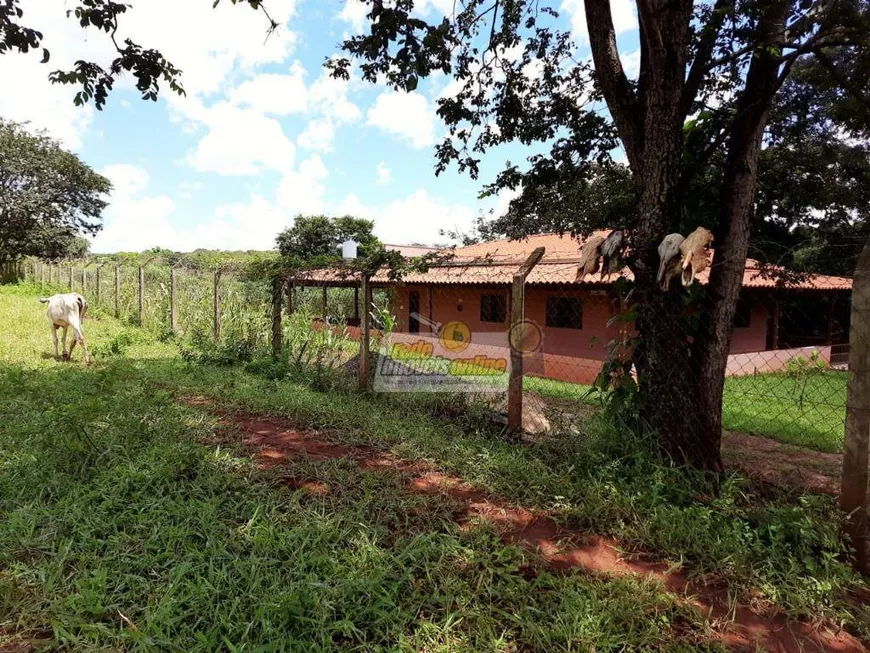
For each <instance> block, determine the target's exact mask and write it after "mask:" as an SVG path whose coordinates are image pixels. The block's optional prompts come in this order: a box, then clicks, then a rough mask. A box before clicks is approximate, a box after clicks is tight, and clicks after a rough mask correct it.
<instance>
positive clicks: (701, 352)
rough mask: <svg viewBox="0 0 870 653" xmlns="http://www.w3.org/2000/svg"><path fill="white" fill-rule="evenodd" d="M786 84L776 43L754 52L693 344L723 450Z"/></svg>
mask: <svg viewBox="0 0 870 653" xmlns="http://www.w3.org/2000/svg"><path fill="white" fill-rule="evenodd" d="M787 11H788V5H787V4H786V3H785V2H777V3H772V4H771V5H769V6H768V8H767V10H766V12H765V15H764V16H763V18H762V20H761V25H760V31H761V34H760V38H761V39H762V42H775V41H776V40H777V39H778V38H781V35H782V33H783V30H784V27H785V24H784V23H785V16H786V13H787ZM779 86H780V58H779V56H778V55H777V54H776V53H775V52H773V51H772V49H771V48H770V47H767V48H763V49H761V51H760V52H759V53H757V54H756V55H755V57H754V58H753V61H752V64H751V65H750V67H749V71H748V73H747V76H746V86H745V88H744V89H743V93H742V95H741V97H740V99H739V101H738V104H737V115H736V116H735V118H734V122H733V123H732V125H731V130H730V134H729V138H728V154H727V159H726V167H725V171H724V184H723V189H722V198H721V204H720V206H721V208H720V212H719V219H718V224H717V226H716V228H715V230H714V249H715V252H716V254H715V259H714V260H713V265H712V267H711V269H710V282H709V284H708V286H707V289H706V290H707V292H706V297H705V300H704V306H705V310H704V311H703V313H702V315H701V324H700V329H699V333H698V336H697V338H696V339H695V342H694V344H693V348H694V350H695V354H694V356H693V358H694V360H695V361H697V367H696V369H695V375H696V378H697V381H698V405H697V410H696V414H697V420H698V424H697V433H696V435H697V437H698V439H699V440H700V441H703V442H704V443H705V446H706V447H707V448H709V449H711V450H712V449H714V448H715V451H716V452H717V454H716V455H717V457H718V452H719V448H720V443H721V438H722V400H723V391H724V385H725V372H726V368H727V365H728V354H729V351H730V348H731V335H732V332H733V328H734V314H735V312H736V309H737V300H738V298H739V296H740V288H741V287H742V285H743V274H744V269H745V267H746V257H747V256H748V254H749V235H750V232H751V227H752V219H753V217H754V214H755V213H754V201H755V185H756V181H757V178H758V159H759V154H760V152H761V143H762V137H763V135H764V129H765V126H766V124H767V115H768V111H769V109H770V106H771V104H772V102H773V98H774V95H775V94H776V91H777V90H778V89H779Z"/></svg>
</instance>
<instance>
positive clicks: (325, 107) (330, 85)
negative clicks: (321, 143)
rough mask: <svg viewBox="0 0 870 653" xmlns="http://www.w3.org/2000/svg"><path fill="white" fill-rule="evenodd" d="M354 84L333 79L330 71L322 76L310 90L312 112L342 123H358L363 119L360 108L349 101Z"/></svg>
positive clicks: (324, 72)
mask: <svg viewBox="0 0 870 653" xmlns="http://www.w3.org/2000/svg"><path fill="white" fill-rule="evenodd" d="M353 85H354V82H353V81H352V80H351V81H347V82H345V81H343V80H340V79H333V78H332V77H331V76H330V75H329V73H328V71H325V70H324V71H323V73H322V74H321V76H320V77H319V78H318V79H317V81H315V82H314V83H313V84H312V85H311V88H310V89H309V93H308V98H309V101H310V103H311V107H312V110H315V111H319V112H320V113H322V114H323V115H325V116H328V117H330V118H334V119H335V120H336V121H338V122H340V123H352V122H356V121H357V120H359V119H360V118H361V117H362V112H361V111H360V109H359V107H358V106H357V105H356V104H354V103H353V102H351V101H350V100H349V99H348V97H347V96H348V93H349V92H350V90H351V88H352V86H353Z"/></svg>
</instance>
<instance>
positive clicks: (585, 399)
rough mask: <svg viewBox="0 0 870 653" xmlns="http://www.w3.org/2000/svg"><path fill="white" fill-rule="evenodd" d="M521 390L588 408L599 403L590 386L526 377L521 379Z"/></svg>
mask: <svg viewBox="0 0 870 653" xmlns="http://www.w3.org/2000/svg"><path fill="white" fill-rule="evenodd" d="M523 389H524V390H531V391H533V392H537V393H538V394H539V395H541V396H542V397H544V398H546V399H557V400H558V399H567V400H570V401H579V402H580V403H583V404H589V405H590V406H595V405H600V403H601V402H600V401H599V399H598V395H597V394H596V393H595V390H594V388H593V387H592V386H590V385H581V384H579V383H568V382H567V381H557V380H556V379H545V378H542V377H539V376H526V377H523Z"/></svg>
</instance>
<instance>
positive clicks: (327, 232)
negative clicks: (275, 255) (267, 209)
mask: <svg viewBox="0 0 870 653" xmlns="http://www.w3.org/2000/svg"><path fill="white" fill-rule="evenodd" d="M374 226H375V223H374V222H372V221H371V220H364V219H362V218H355V217H353V216H350V215H344V216H341V217H337V218H333V217H329V216H325V215H309V216H305V215H298V216H296V219H295V220H294V221H293V225H292V226H290V227H287V228H286V229H285V230H284V231H282V232H281V233H280V234H278V237H277V238H276V243H277V246H278V251H279V252H280V253H281V255H282V256H284V257H286V258H292V259H296V260H298V261H302V262H308V261H312V260H314V259H325V258H330V257H336V256H338V255H339V254H340V247H341V244H342V243H343V242H344V241H346V240H355V241H356V242H357V243H358V244H359V249H358V254H359V255H360V256H368V255H370V254H374V253H375V252H376V251H378V250H380V249H382V248H383V246H382V245H381V241H379V240H378V239H377V237H376V236H375V235H374V234H373V233H372V229H374Z"/></svg>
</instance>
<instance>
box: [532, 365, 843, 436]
mask: <svg viewBox="0 0 870 653" xmlns="http://www.w3.org/2000/svg"><path fill="white" fill-rule="evenodd" d="M847 378H848V374H847V373H846V372H839V371H835V370H825V371H823V372H820V373H815V374H809V375H807V376H806V377H804V378H800V377H799V378H793V377H789V376H788V375H786V374H784V373H782V374H757V375H754V376H752V375H748V376H740V377H729V378H728V379H726V380H725V400H724V402H723V407H722V421H723V424H724V426H725V428H726V429H729V430H731V431H745V432H747V433H754V434H756V435H764V436H767V437H770V438H773V439H775V440H779V441H780V442H786V443H789V444H797V445H800V446H802V447H809V448H810V449H815V450H817V451H833V452H839V451H842V450H843V436H844V429H845V421H846V380H847ZM523 387H524V388H525V389H526V390H533V391H534V392H537V393H538V394H540V395H541V396H542V397H545V398H547V399H555V400H557V401H564V400H570V401H577V402H579V403H581V404H588V405H593V406H594V405H598V404H600V401H599V395H597V394H596V393H595V392H594V390H593V389H592V388H591V387H590V386H586V385H579V384H576V383H566V382H564V381H556V380H553V379H541V378H536V377H526V378H525V379H524V380H523Z"/></svg>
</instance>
